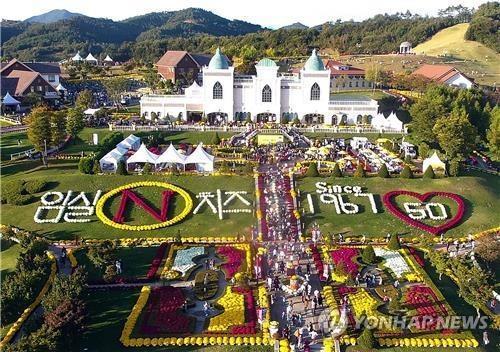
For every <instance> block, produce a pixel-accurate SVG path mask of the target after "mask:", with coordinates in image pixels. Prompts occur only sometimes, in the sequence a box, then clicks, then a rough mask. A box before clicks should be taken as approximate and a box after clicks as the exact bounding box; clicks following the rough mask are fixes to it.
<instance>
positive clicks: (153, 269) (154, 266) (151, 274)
mask: <svg viewBox="0 0 500 352" xmlns="http://www.w3.org/2000/svg"><path fill="white" fill-rule="evenodd" d="M167 248H168V243H167V242H163V243H162V244H160V247H158V250H157V251H156V254H155V257H154V258H153V261H152V262H151V266H150V267H149V270H148V273H147V274H146V277H147V278H148V279H154V278H155V276H156V273H157V272H158V268H159V267H160V264H161V261H162V260H163V257H164V256H165V252H166V251H167Z"/></svg>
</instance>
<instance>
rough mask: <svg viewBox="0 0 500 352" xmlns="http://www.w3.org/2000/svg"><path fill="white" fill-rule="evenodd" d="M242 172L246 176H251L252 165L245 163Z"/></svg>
mask: <svg viewBox="0 0 500 352" xmlns="http://www.w3.org/2000/svg"><path fill="white" fill-rule="evenodd" d="M243 171H244V172H245V173H246V174H249V175H252V174H253V165H252V163H246V164H245V166H244V167H243Z"/></svg>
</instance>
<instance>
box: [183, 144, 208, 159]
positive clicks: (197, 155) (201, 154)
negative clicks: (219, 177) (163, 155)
mask: <svg viewBox="0 0 500 352" xmlns="http://www.w3.org/2000/svg"><path fill="white" fill-rule="evenodd" d="M213 161H214V156H213V155H210V154H208V153H207V152H206V151H205V149H203V143H201V142H200V144H198V146H197V147H196V149H195V150H194V152H192V153H191V154H189V155H188V157H187V158H186V162H185V163H186V164H206V163H213Z"/></svg>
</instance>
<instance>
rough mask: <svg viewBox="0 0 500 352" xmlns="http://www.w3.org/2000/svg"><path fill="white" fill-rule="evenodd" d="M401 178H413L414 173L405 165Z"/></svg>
mask: <svg viewBox="0 0 500 352" xmlns="http://www.w3.org/2000/svg"><path fill="white" fill-rule="evenodd" d="M399 176H400V177H401V178H413V171H411V169H410V167H409V166H408V165H405V167H404V168H403V170H402V171H401V174H400V175H399Z"/></svg>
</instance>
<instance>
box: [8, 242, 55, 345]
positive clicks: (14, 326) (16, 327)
mask: <svg viewBox="0 0 500 352" xmlns="http://www.w3.org/2000/svg"><path fill="white" fill-rule="evenodd" d="M47 256H48V257H49V258H50V260H52V264H51V265H50V274H49V278H48V279H47V281H46V282H45V284H44V285H43V287H42V290H41V291H40V293H39V294H38V296H36V298H35V300H34V301H33V303H31V304H30V305H29V306H28V308H26V309H25V310H24V312H23V313H22V314H21V316H20V317H19V318H18V319H17V320H16V321H15V322H14V324H12V326H11V327H10V329H9V331H7V333H6V334H5V336H4V338H3V340H2V341H1V342H0V350H2V349H3V348H4V347H5V346H6V345H7V344H8V343H9V342H10V340H12V338H13V337H14V335H15V334H16V333H17V332H18V331H19V329H20V328H21V326H22V325H23V324H24V322H25V321H26V319H28V317H29V316H30V314H31V313H32V312H33V311H34V310H35V308H36V307H37V306H38V305H39V304H40V302H41V301H42V298H43V296H45V294H46V293H47V291H48V290H49V288H50V286H51V285H52V282H54V279H55V277H56V273H57V264H56V258H55V257H54V255H53V254H52V252H47Z"/></svg>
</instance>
